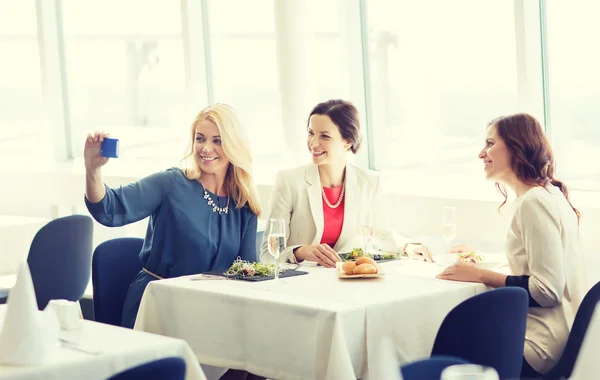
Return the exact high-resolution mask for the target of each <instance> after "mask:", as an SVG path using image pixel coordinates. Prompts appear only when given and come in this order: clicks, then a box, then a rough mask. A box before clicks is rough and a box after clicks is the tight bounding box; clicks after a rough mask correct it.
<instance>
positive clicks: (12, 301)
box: [0, 262, 60, 366]
mask: <svg viewBox="0 0 600 380" xmlns="http://www.w3.org/2000/svg"><path fill="white" fill-rule="evenodd" d="M59 331H60V324H59V323H58V319H57V318H56V314H55V313H54V312H53V311H52V310H51V309H46V310H44V311H39V310H38V308H37V302H36V298H35V290H34V288H33V282H32V280H31V272H30V271H29V266H28V265H27V263H25V262H23V263H21V265H20V267H19V273H18V276H17V283H16V284H15V286H14V287H13V288H12V289H11V291H10V294H9V296H8V302H7V307H6V312H5V314H4V323H3V324H2V326H0V364H2V365H13V366H27V365H34V364H38V363H41V362H43V361H44V359H45V357H47V355H48V354H49V353H50V352H51V351H52V350H54V349H56V344H57V342H58V333H59Z"/></svg>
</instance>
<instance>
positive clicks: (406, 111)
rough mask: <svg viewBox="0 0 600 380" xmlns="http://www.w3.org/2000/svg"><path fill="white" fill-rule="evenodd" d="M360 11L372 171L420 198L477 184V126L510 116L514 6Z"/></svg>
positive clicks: (462, 0) (464, 3)
mask: <svg viewBox="0 0 600 380" xmlns="http://www.w3.org/2000/svg"><path fill="white" fill-rule="evenodd" d="M367 6H368V12H367V13H368V27H369V45H370V52H369V54H370V55H369V58H370V61H369V64H370V69H371V71H370V72H371V104H372V109H373V115H372V128H373V132H374V137H375V142H374V144H373V146H374V147H375V152H374V159H375V166H376V168H377V169H381V170H384V171H387V172H389V173H393V174H394V175H393V177H395V178H401V179H402V180H403V184H404V185H410V184H411V183H412V184H416V185H418V187H419V188H423V189H426V188H432V187H437V188H438V189H439V188H440V186H443V187H444V188H446V189H447V187H448V186H447V185H445V184H449V183H454V184H461V183H462V184H464V182H463V181H464V180H472V179H475V180H477V179H478V178H482V175H483V167H482V165H481V163H480V162H479V161H478V160H477V154H478V152H479V151H480V150H481V148H482V146H483V145H482V144H483V139H484V134H485V127H486V125H487V124H486V123H487V122H488V121H489V120H491V119H493V118H495V117H497V116H499V115H502V114H506V113H512V112H516V111H519V108H518V86H517V57H516V54H517V53H516V43H515V14H514V2H512V1H504V0H496V1H484V2H482V1H479V0H457V1H420V2H419V1H418V2H415V1H394V2H390V1H383V0H371V1H369V2H368V3H367Z"/></svg>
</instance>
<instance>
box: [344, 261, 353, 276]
mask: <svg viewBox="0 0 600 380" xmlns="http://www.w3.org/2000/svg"><path fill="white" fill-rule="evenodd" d="M354 268H356V264H354V261H346V262H344V263H343V264H342V269H343V270H344V273H346V274H354Z"/></svg>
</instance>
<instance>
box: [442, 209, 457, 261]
mask: <svg viewBox="0 0 600 380" xmlns="http://www.w3.org/2000/svg"><path fill="white" fill-rule="evenodd" d="M440 233H441V235H442V238H443V239H444V240H445V241H446V252H445V253H448V252H449V251H450V243H451V242H452V240H454V239H456V207H442V225H441V227H440Z"/></svg>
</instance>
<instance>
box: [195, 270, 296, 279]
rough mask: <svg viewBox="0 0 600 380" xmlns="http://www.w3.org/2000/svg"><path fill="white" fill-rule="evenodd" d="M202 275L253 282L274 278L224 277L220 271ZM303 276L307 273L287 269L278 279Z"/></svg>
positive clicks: (273, 277) (272, 277)
mask: <svg viewBox="0 0 600 380" xmlns="http://www.w3.org/2000/svg"><path fill="white" fill-rule="evenodd" d="M202 274H208V275H211V276H221V277H227V278H231V279H234V280H242V281H254V282H258V281H267V280H273V279H275V276H242V275H231V276H226V275H225V273H223V272H222V271H212V272H203V273H202ZM303 274H308V272H305V271H301V270H293V269H288V270H286V271H283V272H281V273H279V278H287V277H295V276H302V275H303Z"/></svg>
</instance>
